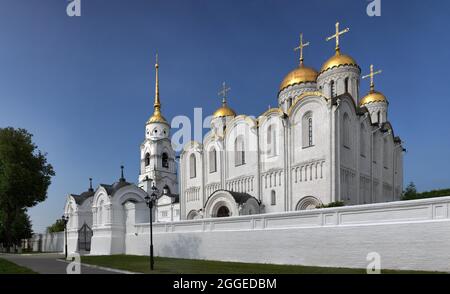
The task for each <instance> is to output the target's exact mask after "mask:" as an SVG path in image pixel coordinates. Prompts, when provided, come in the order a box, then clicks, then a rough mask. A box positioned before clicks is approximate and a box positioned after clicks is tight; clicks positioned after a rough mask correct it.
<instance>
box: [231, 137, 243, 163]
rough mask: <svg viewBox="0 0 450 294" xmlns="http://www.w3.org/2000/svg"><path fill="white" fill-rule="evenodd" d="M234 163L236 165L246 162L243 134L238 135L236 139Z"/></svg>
mask: <svg viewBox="0 0 450 294" xmlns="http://www.w3.org/2000/svg"><path fill="white" fill-rule="evenodd" d="M234 164H235V166H239V165H243V164H245V145H244V137H243V136H238V137H237V138H236V140H235V141H234Z"/></svg>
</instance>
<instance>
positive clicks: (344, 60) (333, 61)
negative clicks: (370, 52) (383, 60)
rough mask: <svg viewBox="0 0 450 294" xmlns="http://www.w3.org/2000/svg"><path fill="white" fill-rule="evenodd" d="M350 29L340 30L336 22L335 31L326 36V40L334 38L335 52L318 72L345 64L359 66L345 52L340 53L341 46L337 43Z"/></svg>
mask: <svg viewBox="0 0 450 294" xmlns="http://www.w3.org/2000/svg"><path fill="white" fill-rule="evenodd" d="M349 31H350V29H349V28H346V29H344V30H342V31H340V30H339V22H337V23H336V33H335V34H334V35H332V36H330V37H328V38H326V40H327V41H330V40H332V39H336V48H335V51H336V52H335V54H334V55H333V56H332V57H331V58H329V59H328V60H327V61H326V62H325V63H324V64H323V65H322V68H321V69H320V73H321V74H322V73H323V72H326V71H327V70H330V69H333V68H336V67H340V66H345V65H350V66H355V67H359V66H358V64H357V63H356V61H355V60H354V59H353V58H352V57H350V56H348V55H345V54H342V53H341V47H340V44H339V40H340V36H341V35H343V34H345V33H348V32H349Z"/></svg>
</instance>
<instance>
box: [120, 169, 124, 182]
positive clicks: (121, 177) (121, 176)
mask: <svg viewBox="0 0 450 294" xmlns="http://www.w3.org/2000/svg"><path fill="white" fill-rule="evenodd" d="M123 169H124V166H123V165H121V166H120V180H121V181H125V177H124V176H123Z"/></svg>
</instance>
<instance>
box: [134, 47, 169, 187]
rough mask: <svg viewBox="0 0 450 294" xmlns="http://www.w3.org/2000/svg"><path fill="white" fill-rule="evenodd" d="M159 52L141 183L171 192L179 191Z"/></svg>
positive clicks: (140, 184) (141, 185)
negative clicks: (163, 103)
mask: <svg viewBox="0 0 450 294" xmlns="http://www.w3.org/2000/svg"><path fill="white" fill-rule="evenodd" d="M158 71H159V64H158V55H156V63H155V75H156V76H155V101H154V103H153V115H152V116H151V117H150V118H149V119H148V121H147V123H146V125H145V140H144V142H143V143H142V144H141V164H140V167H141V168H140V173H139V187H141V188H143V189H144V190H145V191H147V192H150V190H149V189H150V187H151V182H152V181H154V182H155V185H156V188H158V190H159V191H163V188H164V187H168V188H169V190H170V193H172V194H177V193H178V182H177V171H176V162H175V151H174V150H173V148H172V144H171V140H170V124H169V123H168V122H167V120H166V119H165V118H164V116H163V115H162V113H161V101H160V97H159V72H158Z"/></svg>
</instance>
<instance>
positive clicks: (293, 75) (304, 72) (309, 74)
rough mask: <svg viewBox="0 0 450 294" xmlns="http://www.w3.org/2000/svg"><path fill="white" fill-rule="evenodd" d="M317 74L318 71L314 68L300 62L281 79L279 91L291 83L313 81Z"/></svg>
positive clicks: (291, 84)
mask: <svg viewBox="0 0 450 294" xmlns="http://www.w3.org/2000/svg"><path fill="white" fill-rule="evenodd" d="M318 75H319V73H318V72H317V71H316V70H315V69H313V68H311V67H307V66H304V65H303V64H300V66H298V67H297V68H296V69H294V70H293V71H291V72H290V73H288V74H287V75H286V77H285V78H284V79H283V81H282V82H281V85H280V92H281V91H283V90H284V89H286V88H287V87H290V86H293V85H297V84H301V83H308V82H315V81H316V80H317V76H318Z"/></svg>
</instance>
